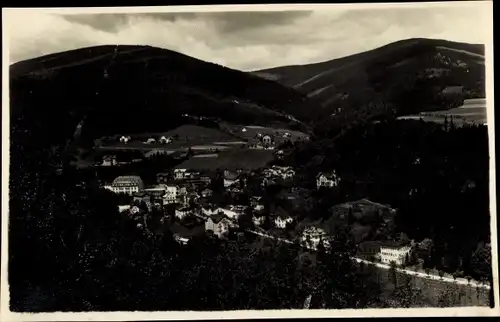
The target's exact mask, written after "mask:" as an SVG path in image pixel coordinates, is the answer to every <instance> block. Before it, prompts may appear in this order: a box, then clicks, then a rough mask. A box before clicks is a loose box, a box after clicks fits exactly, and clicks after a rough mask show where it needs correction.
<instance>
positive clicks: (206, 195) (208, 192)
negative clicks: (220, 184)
mask: <svg viewBox="0 0 500 322" xmlns="http://www.w3.org/2000/svg"><path fill="white" fill-rule="evenodd" d="M212 194H213V191H212V190H210V189H205V190H203V191H202V192H201V196H202V197H203V198H209V197H211V196H212Z"/></svg>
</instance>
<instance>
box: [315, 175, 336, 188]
mask: <svg viewBox="0 0 500 322" xmlns="http://www.w3.org/2000/svg"><path fill="white" fill-rule="evenodd" d="M339 183H340V178H339V177H338V176H337V174H336V173H335V171H333V172H332V173H322V172H320V173H318V175H317V176H316V186H317V187H318V189H319V188H321V187H326V188H333V187H336V186H338V185H339Z"/></svg>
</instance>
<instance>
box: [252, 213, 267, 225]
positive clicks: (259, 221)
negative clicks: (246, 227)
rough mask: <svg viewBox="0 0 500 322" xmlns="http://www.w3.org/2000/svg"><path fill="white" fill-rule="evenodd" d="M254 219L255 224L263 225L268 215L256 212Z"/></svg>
mask: <svg viewBox="0 0 500 322" xmlns="http://www.w3.org/2000/svg"><path fill="white" fill-rule="evenodd" d="M252 221H253V224H254V225H255V226H261V225H263V224H264V222H265V221H266V216H264V215H258V214H255V215H253V216H252Z"/></svg>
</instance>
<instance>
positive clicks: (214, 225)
mask: <svg viewBox="0 0 500 322" xmlns="http://www.w3.org/2000/svg"><path fill="white" fill-rule="evenodd" d="M230 226H231V222H230V220H229V218H227V217H226V216H224V215H223V214H216V215H213V216H210V217H209V218H208V219H207V221H205V231H212V232H213V233H214V235H216V236H217V237H219V238H222V237H223V236H225V235H227V234H228V233H229V227H230Z"/></svg>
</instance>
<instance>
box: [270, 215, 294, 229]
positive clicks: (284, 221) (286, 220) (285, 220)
mask: <svg viewBox="0 0 500 322" xmlns="http://www.w3.org/2000/svg"><path fill="white" fill-rule="evenodd" d="M292 222H293V218H292V217H290V216H285V217H281V216H278V217H276V218H275V219H274V225H275V226H276V228H282V229H283V228H285V227H286V225H288V224H291V223H292Z"/></svg>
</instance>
